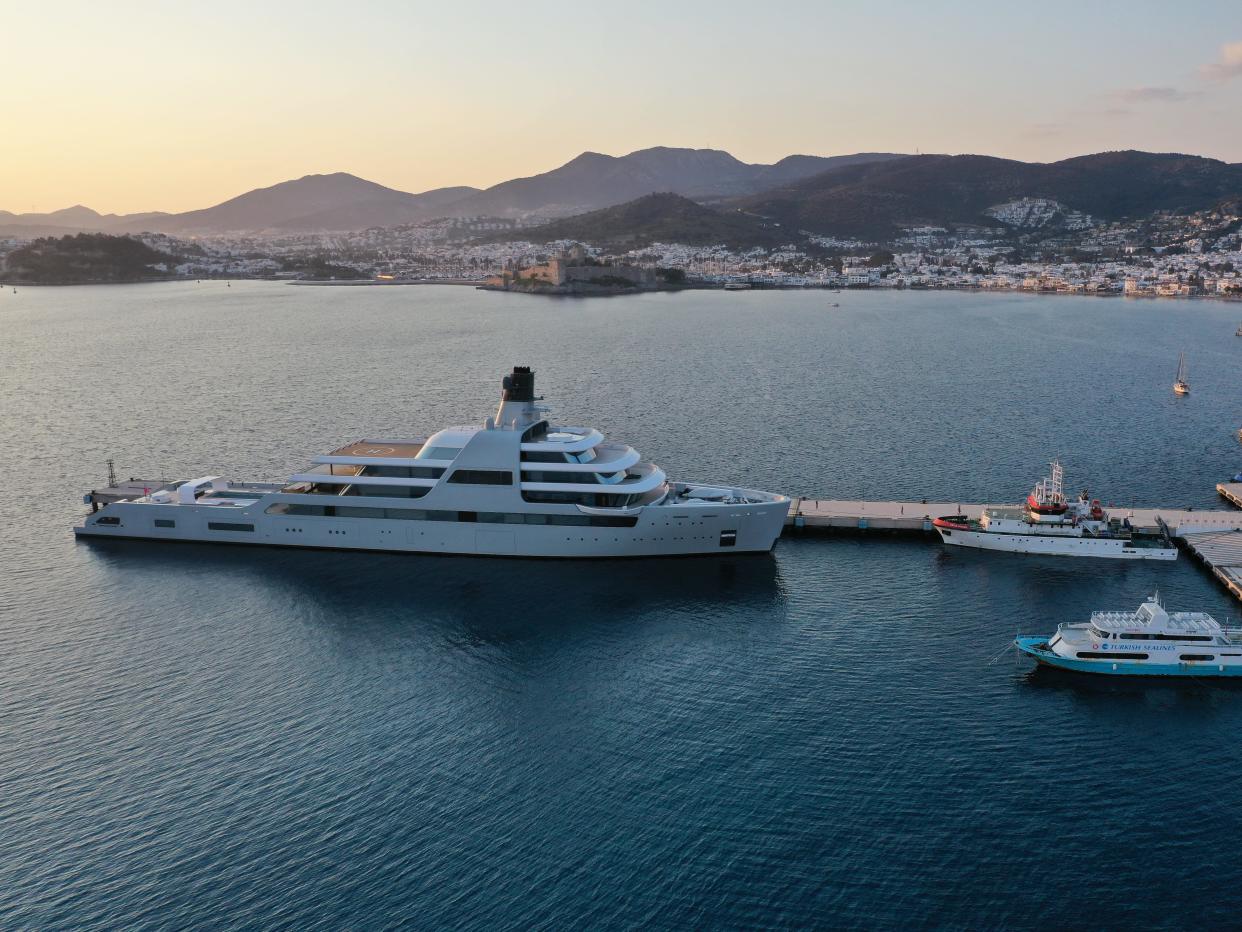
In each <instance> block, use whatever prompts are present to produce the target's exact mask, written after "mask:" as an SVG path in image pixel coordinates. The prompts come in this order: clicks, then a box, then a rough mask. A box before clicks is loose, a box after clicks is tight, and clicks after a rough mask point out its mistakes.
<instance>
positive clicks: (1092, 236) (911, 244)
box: [0, 203, 1242, 298]
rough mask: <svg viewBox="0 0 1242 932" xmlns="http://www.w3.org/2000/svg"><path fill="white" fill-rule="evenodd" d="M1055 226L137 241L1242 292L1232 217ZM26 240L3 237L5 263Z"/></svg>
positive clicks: (1073, 220)
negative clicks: (605, 239)
mask: <svg viewBox="0 0 1242 932" xmlns="http://www.w3.org/2000/svg"><path fill="white" fill-rule="evenodd" d="M1039 206H1040V205H1039V204H1030V203H1027V204H1025V205H1023V206H1022V210H1023V212H1024V213H1023V217H1022V218H1021V220H1020V221H1019V223H1021V222H1026V223H1031V222H1035V223H1038V222H1039V221H1040V220H1041V219H1046V217H1045V215H1043V214H1041V213H1040V211H1039V209H1038V208H1039ZM1004 219H1005V220H1006V221H1007V222H1008V223H1010V224H1013V223H1014V221H1015V218H1014V217H1013V216H1007V217H1005V218H1004ZM1060 221H1061V222H1060V224H1059V225H1058V227H1057V228H1056V230H1055V231H1053V232H1050V233H1049V234H1048V235H1042V234H1040V233H1039V232H1038V231H1034V232H1026V233H1024V234H1021V235H1015V229H1014V227H1013V226H1012V225H1010V226H997V227H957V228H953V229H949V228H945V227H914V228H909V229H906V230H904V231H903V232H902V235H901V236H900V237H898V238H896V239H894V240H892V241H891V242H887V243H876V242H865V241H861V240H853V239H840V238H833V237H826V236H814V235H810V234H803V235H801V236H800V237H799V242H797V243H791V244H789V245H786V246H782V247H775V248H763V247H753V248H749V249H740V248H730V247H727V246H725V245H723V244H715V245H688V244H685V243H677V242H651V243H648V244H646V245H643V246H640V247H636V248H632V249H627V250H624V251H622V250H616V249H614V250H611V251H610V250H607V249H605V248H602V247H600V246H597V245H594V244H592V243H589V242H585V243H584V242H578V241H569V240H561V241H553V242H539V240H538V236H537V230H538V225H537V224H534V223H530V222H526V223H524V222H523V221H521V220H512V219H497V218H487V217H477V218H453V219H446V220H437V221H431V222H427V223H423V224H418V225H407V226H398V227H385V228H373V229H368V230H362V231H350V232H339V233H298V234H260V233H238V234H225V235H212V236H195V237H177V236H172V235H168V234H162V233H160V234H155V233H141V234H134V238H136V239H138V240H140V241H141V242H143V243H144V244H145V245H147V246H148V247H150V248H151V249H153V250H156V251H157V252H160V253H164V254H167V255H168V256H169V257H170V261H168V262H165V263H161V264H160V267H159V268H158V269H157V271H158V272H160V273H161V274H162V275H163V276H164V277H167V278H182V279H185V278H230V279H243V278H258V279H288V280H329V281H331V280H337V281H363V282H374V283H377V284H380V283H402V282H452V283H458V284H473V285H479V286H487V287H492V288H501V289H507V290H524V291H530V292H533V293H548V294H553V293H570V292H572V293H592V292H604V291H609V290H612V291H615V290H625V289H626V288H627V287H633V288H634V289H650V288H657V287H669V286H671V285H673V284H675V285H676V286H677V287H687V286H688V287H709V288H710V287H725V286H729V287H733V288H830V289H838V288H939V289H944V288H957V289H988V290H1012V291H1028V292H1045V293H1063V294H1087V295H1124V296H1127V297H1170V298H1185V297H1221V298H1239V297H1242V232H1240V228H1242V216H1239V212H1238V211H1233V210H1230V209H1226V208H1215V209H1214V210H1211V211H1201V212H1198V213H1194V214H1189V215H1177V214H1168V215H1164V216H1158V217H1156V218H1154V219H1153V218H1148V219H1146V220H1144V221H1142V222H1137V221H1135V222H1114V223H1110V224H1093V223H1091V222H1090V218H1083V217H1080V216H1079V217H1076V216H1073V215H1070V216H1069V217H1068V218H1067V217H1066V216H1061V217H1060ZM1019 230H1020V227H1019ZM25 242H26V240H23V239H18V238H8V239H0V260H2V259H3V257H4V255H5V254H6V253H9V252H11V251H12V250H14V249H17V248H18V247H20V246H22V245H23V244H24V243H25ZM567 269H568V270H570V271H566V270H567ZM570 279H575V281H569V280H570Z"/></svg>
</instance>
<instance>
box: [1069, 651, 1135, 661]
mask: <svg viewBox="0 0 1242 932" xmlns="http://www.w3.org/2000/svg"><path fill="white" fill-rule="evenodd" d="M1077 657H1078V659H1079V660H1146V659H1147V655H1146V654H1142V653H1139V652H1138V651H1133V650H1080V651H1079V652H1078V654H1077Z"/></svg>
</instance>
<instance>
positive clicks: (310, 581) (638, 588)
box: [82, 540, 786, 642]
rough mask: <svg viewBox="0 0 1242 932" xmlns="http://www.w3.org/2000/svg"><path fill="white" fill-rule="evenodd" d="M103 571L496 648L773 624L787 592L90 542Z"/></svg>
mask: <svg viewBox="0 0 1242 932" xmlns="http://www.w3.org/2000/svg"><path fill="white" fill-rule="evenodd" d="M82 543H83V545H84V546H89V547H90V548H91V553H92V555H93V556H94V557H95V558H96V559H97V560H98V561H99V567H100V569H101V570H102V571H104V572H105V573H107V574H125V575H126V576H127V577H128V578H127V580H126V585H127V587H128V588H132V589H134V590H139V591H140V590H142V589H143V588H151V589H152V590H153V591H154V589H155V587H167V586H169V585H173V584H174V583H173V581H174V580H176V581H178V583H179V585H180V586H181V587H183V588H186V587H196V586H201V585H203V584H204V583H206V584H210V585H212V586H213V588H217V587H218V586H224V585H227V586H230V587H233V588H234V589H236V590H237V595H238V597H239V598H242V597H244V596H245V592H246V591H249V592H251V593H256V594H257V593H262V594H265V595H267V596H268V597H273V598H277V599H287V600H290V601H292V602H295V603H297V604H299V605H301V606H303V607H306V608H309V609H313V611H314V613H315V614H316V615H317V616H318V617H319V619H320V621H321V622H325V623H327V624H329V625H332V626H337V625H339V626H340V628H341V629H342V630H346V629H350V630H360V629H362V628H374V629H379V628H383V629H387V630H394V629H398V630H399V629H400V628H402V627H405V626H407V625H408V624H409V623H410V622H411V620H418V621H420V622H423V623H426V622H428V621H430V622H434V623H437V624H440V625H443V624H449V625H451V626H454V627H456V628H459V629H460V630H459V631H458V633H459V635H464V636H466V637H468V638H477V639H480V640H483V641H488V642H504V641H507V640H514V639H524V638H527V637H531V636H537V635H540V634H543V633H547V632H549V631H555V630H559V629H562V628H572V627H574V626H575V625H581V624H583V623H584V622H585V621H588V620H589V621H590V622H591V623H593V624H608V623H613V622H616V623H620V622H625V621H632V620H633V619H635V618H637V617H641V616H647V615H652V616H657V615H660V616H667V615H669V614H670V613H674V614H687V615H694V616H699V617H702V616H704V615H712V614H713V613H723V612H728V613H729V614H733V615H736V614H739V613H755V614H771V613H772V611H773V608H774V607H775V606H778V605H780V604H781V603H783V602H784V601H785V598H786V594H785V585H784V583H783V581H782V578H781V575H780V571H779V566H778V564H777V561H776V560H775V559H774V558H773V557H772V555H771V554H738V555H734V556H710V557H678V558H663V559H661V558H652V559H632V560H568V561H564V560H528V559H520V558H519V559H495V558H480V557H461V556H432V555H419V554H384V553H353V552H349V551H329V550H294V549H280V548H265V547H253V548H251V547H228V546H219V545H210V544H194V543H175V544H163V543H158V542H151V541H110V540H91V541H84V542H82Z"/></svg>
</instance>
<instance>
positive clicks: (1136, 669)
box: [1014, 595, 1242, 676]
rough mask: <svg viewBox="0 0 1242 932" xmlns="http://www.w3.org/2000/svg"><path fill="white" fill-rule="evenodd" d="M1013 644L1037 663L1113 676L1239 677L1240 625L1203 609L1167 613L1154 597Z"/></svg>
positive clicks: (1241, 657)
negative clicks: (1134, 608) (1129, 608)
mask: <svg viewBox="0 0 1242 932" xmlns="http://www.w3.org/2000/svg"><path fill="white" fill-rule="evenodd" d="M1014 644H1015V645H1017V648H1018V650H1020V651H1021V652H1022V653H1024V654H1026V655H1027V656H1028V657H1032V658H1034V659H1035V660H1036V661H1038V662H1039V663H1041V664H1044V665H1046V666H1050V667H1059V668H1061V669H1063V670H1075V671H1077V672H1080V673H1103V674H1109V675H1113V676H1242V628H1225V627H1223V626H1222V625H1220V624H1219V623H1218V622H1217V621H1216V619H1215V618H1213V617H1212V616H1211V615H1208V614H1206V613H1204V612H1172V613H1169V612H1167V611H1165V609H1164V606H1163V605H1162V604H1161V602H1160V597H1159V596H1158V595H1154V596H1152V597H1151V598H1149V599H1148V600H1147V601H1145V602H1144V603H1143V604H1142V605H1140V606H1139V607H1138V610H1137V611H1133V612H1092V614H1091V620H1090V621H1087V622H1077V623H1071V624H1062V625H1058V626H1057V630H1056V633H1055V634H1053V635H1052V637H1040V636H1033V635H1022V636H1020V637H1018V638H1017V639H1016V640H1015V641H1014Z"/></svg>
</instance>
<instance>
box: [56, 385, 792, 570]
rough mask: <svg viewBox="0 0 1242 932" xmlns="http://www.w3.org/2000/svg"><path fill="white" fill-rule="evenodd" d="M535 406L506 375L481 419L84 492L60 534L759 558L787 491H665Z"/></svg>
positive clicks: (531, 393) (630, 454)
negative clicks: (309, 454)
mask: <svg viewBox="0 0 1242 932" xmlns="http://www.w3.org/2000/svg"><path fill="white" fill-rule="evenodd" d="M536 400H537V399H536V398H535V380H534V373H533V372H532V371H531V370H530V369H529V368H527V367H525V366H518V367H515V368H514V370H513V372H512V374H510V375H507V376H505V378H504V380H503V382H502V391H501V400H500V407H499V408H498V409H497V411H496V414H495V416H493V417H489V418H487V420H486V421H485V422H484V423H483V424H482V425H471V426H466V427H449V428H445V429H444V430H441V431H439V432H438V433H435V434H433V435H432V436H431V437H428V438H426V439H425V440H422V439H418V440H391V439H381V440H359V441H356V442H354V443H349V444H346V445H345V446H343V447H340V448H339V449H336V450H333V451H332V452H331V453H328V454H326V455H323V456H317V457H314V460H313V462H314V464H315V465H313V466H311V467H310V468H308V469H306V470H305V471H304V472H301V473H297V474H295V475H293V476H292V477H290V479H289V481H288V482H286V483H260V482H251V483H237V482H226V481H225V480H223V479H221V478H220V477H219V476H203V477H201V478H198V479H190V480H182V481H177V482H171V483H167V484H162V485H161V484H158V483H148V484H145V487H144V486H143V484H142V480H133V481H131V483H129V484H127V485H125V486H123V487H121V488H112V489H109V490H106V491H105V492H92V493H90V494H89V495H87V496H86V502H87V504H89V505H91V506H92V513H91V514H90V515H89V516H88V517H87V518H86V520H85V521H84V522H83V524H82V525H81V526H80V527H76V528H74V532H75V533H76V534H78V535H80V536H92V537H128V538H146V539H155V540H168V541H213V542H227V543H234V544H268V545H283V546H292V547H328V548H334V549H351V550H382V551H402V552H410V553H454V554H489V555H506V556H528V557H641V556H657V555H673V554H708V553H711V554H715V553H737V552H739V551H740V552H758V551H767V550H771V549H772V547H773V545H774V544H775V543H776V539H777V537H778V536H779V535H780V533H781V529H782V527H783V526H784V523H785V517H786V515H787V513H788V511H789V499H788V498H787V497H786V496H784V495H777V494H773V493H770V492H759V491H754V490H751V489H738V488H733V487H729V486H716V485H697V484H692V483H685V482H669V481H668V479H667V478H666V477H665V474H664V472H663V471H662V470H661V469H660V468H659V467H658V466H655V465H654V464H652V463H645V462H642V461H641V458H640V456H639V453H638V452H637V451H636V450H634V449H633V448H632V447H629V446H626V445H625V444H621V443H610V442H608V441H606V440H605V439H604V437H603V435H602V434H601V433H600V432H599V431H598V430H595V429H593V428H589V427H559V426H552V425H550V424H549V423H548V421H547V420H545V419H544V417H543V415H544V413H545V412H546V410H547V409H545V408H542V407H540V406H538V405H536V403H535V402H536ZM114 485H115V483H114ZM101 506H102V507H101Z"/></svg>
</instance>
